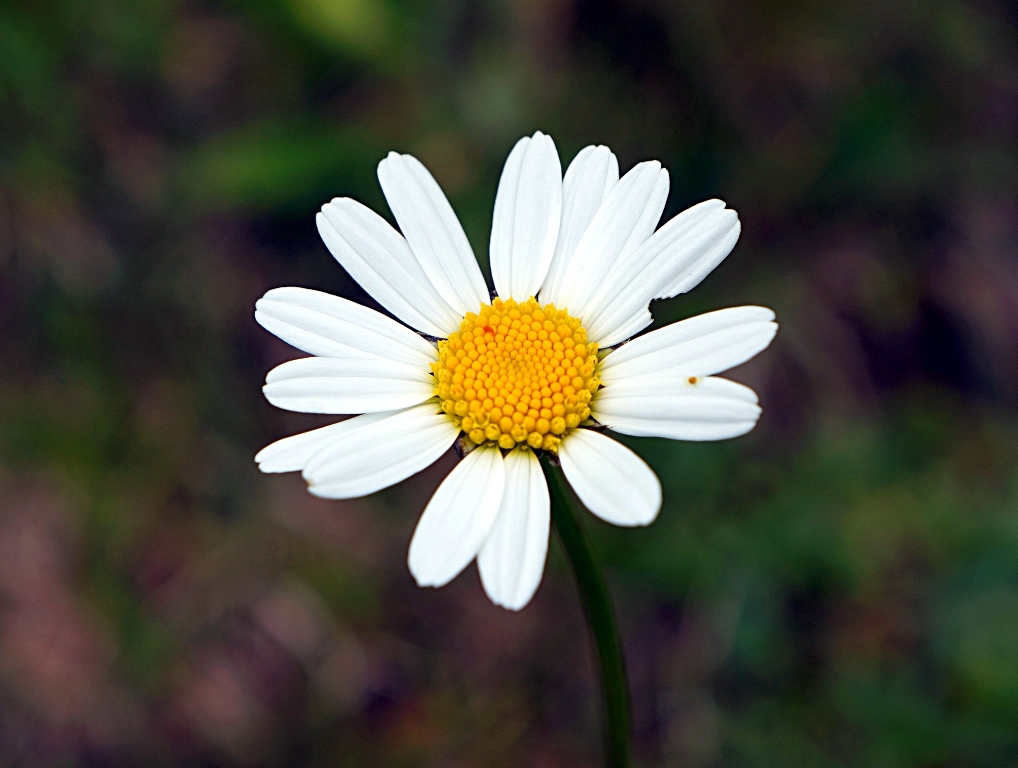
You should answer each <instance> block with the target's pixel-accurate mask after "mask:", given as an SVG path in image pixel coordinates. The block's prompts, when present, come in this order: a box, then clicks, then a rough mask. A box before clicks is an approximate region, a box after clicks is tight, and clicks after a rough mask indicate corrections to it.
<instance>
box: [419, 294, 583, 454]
mask: <svg viewBox="0 0 1018 768" xmlns="http://www.w3.org/2000/svg"><path fill="white" fill-rule="evenodd" d="M438 357H439V362H437V363H432V365H431V370H432V371H433V372H434V374H435V378H436V379H437V380H438V385H437V386H436V388H435V394H436V395H438V398H439V399H440V400H441V402H442V410H443V411H445V412H446V413H447V414H449V415H450V416H452V417H453V419H454V420H455V423H456V426H457V427H459V428H460V429H461V430H462V431H463V432H464V433H466V435H467V437H468V438H469V439H470V441H471V442H473V443H475V444H477V445H481V444H482V443H486V442H490V443H496V444H498V446H499V447H500V448H503V449H505V450H509V449H511V448H513V447H515V446H516V445H520V444H524V443H525V444H526V445H529V446H530V447H531V448H535V449H536V448H543V449H544V450H546V451H557V450H558V446H559V443H560V442H561V441H562V436H563V435H564V434H565V433H566V432H567V431H569V430H570V429H574V428H576V427H577V426H579V424H580V423H581V422H583V421H584V420H585V419H587V418H588V417H589V416H590V399H591V397H592V396H593V394H594V392H596V391H597V388H598V385H599V384H600V381H599V379H598V377H597V375H596V373H595V370H596V368H597V344H595V343H593V342H588V341H587V332H586V330H584V328H583V326H581V325H580V321H579V320H577V319H576V318H575V317H570V316H569V314H567V313H566V312H565V311H564V310H561V309H556V308H555V306H554V305H553V304H546V305H544V306H541V305H540V304H539V303H538V302H537V300H536V299H533V298H530V299H528V300H527V301H525V302H523V303H517V302H516V301H514V300H513V299H509V300H508V301H502V299H495V300H494V301H493V302H492V303H491V304H490V305H489V304H482V305H481V309H480V311H479V312H478V313H477V314H474V313H473V312H468V313H467V316H466V317H465V318H464V319H463V322H461V323H460V330H459V333H453V334H451V335H450V336H449V338H448V340H446V341H440V342H438Z"/></svg>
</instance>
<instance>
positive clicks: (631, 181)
mask: <svg viewBox="0 0 1018 768" xmlns="http://www.w3.org/2000/svg"><path fill="white" fill-rule="evenodd" d="M667 198H668V171H666V170H664V169H663V168H662V167H661V163H659V162H657V161H656V160H652V161H648V162H645V163H640V164H639V165H637V166H636V167H634V168H633V169H632V170H630V171H629V173H627V174H626V175H625V176H623V177H622V178H621V179H620V180H619V183H618V184H616V185H615V186H614V187H612V189H611V191H610V192H609V193H608V196H607V197H606V198H605V199H604V202H602V203H601V206H600V208H598V209H597V213H595V214H594V218H593V219H592V220H591V222H590V225H589V226H588V227H587V229H586V231H585V232H584V233H583V236H582V237H581V238H580V242H579V243H578V244H577V246H576V250H575V252H574V253H573V257H572V259H570V261H569V265H568V266H567V267H566V268H565V270H564V274H563V276H562V286H561V288H560V289H559V291H558V299H559V301H558V303H557V304H556V306H561V307H564V308H566V309H568V310H569V313H570V314H571V315H573V316H574V317H578V318H580V320H583V321H584V322H585V323H586V320H587V316H586V311H587V308H588V304H589V302H590V300H591V299H592V298H593V297H594V295H595V294H596V293H597V290H598V289H599V288H600V287H601V285H602V284H603V281H604V279H605V277H606V276H607V275H608V272H609V271H610V270H611V268H612V265H613V264H615V262H616V261H617V260H618V259H624V258H626V257H627V256H628V255H629V254H630V253H632V252H633V251H635V250H636V249H637V248H639V247H640V246H641V245H643V243H644V242H645V241H646V240H647V238H648V237H650V236H651V234H652V233H653V232H654V228H655V227H656V226H657V223H658V220H659V219H660V218H661V211H663V210H664V206H665V201H666V200H667ZM588 330H589V328H588Z"/></svg>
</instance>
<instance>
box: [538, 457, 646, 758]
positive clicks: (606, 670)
mask: <svg viewBox="0 0 1018 768" xmlns="http://www.w3.org/2000/svg"><path fill="white" fill-rule="evenodd" d="M541 463H542V464H544V474H545V476H546V477H547V478H548V489H549V490H550V491H551V521H552V524H553V525H554V526H555V531H556V532H557V533H558V537H559V541H561V542H562V548H563V549H564V550H565V551H566V556H567V557H568V558H569V563H570V565H572V568H573V574H574V575H575V577H576V586H577V587H578V588H579V591H580V602H582V603H583V612H584V613H585V614H586V616H587V625H588V626H589V627H590V631H591V634H593V636H594V644H595V645H596V646H597V657H598V661H599V662H600V667H601V690H602V692H603V694H604V757H605V766H606V768H628V766H629V683H628V681H627V679H626V663H625V660H624V658H623V656H622V640H621V638H620V637H619V630H618V626H617V625H616V623H615V612H614V611H613V610H612V602H611V596H610V595H609V594H608V585H607V584H606V583H605V580H604V575H603V574H602V573H601V568H600V566H599V565H598V564H597V561H596V560H595V559H594V550H593V549H592V547H591V545H590V539H589V538H588V537H587V534H586V531H584V529H583V527H582V525H581V524H580V521H579V520H578V519H577V517H576V514H575V513H574V511H573V504H572V500H571V497H570V494H569V490H568V488H567V487H566V481H565V477H563V475H562V470H561V469H560V468H559V467H558V466H555V465H554V464H552V462H551V460H550V459H549V457H548V456H547V454H545V456H544V457H542V459H541Z"/></svg>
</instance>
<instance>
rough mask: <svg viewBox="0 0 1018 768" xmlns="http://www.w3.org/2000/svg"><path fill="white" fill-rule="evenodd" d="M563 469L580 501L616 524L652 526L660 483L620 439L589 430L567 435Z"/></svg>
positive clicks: (562, 452)
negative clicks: (613, 438)
mask: <svg viewBox="0 0 1018 768" xmlns="http://www.w3.org/2000/svg"><path fill="white" fill-rule="evenodd" d="M558 455H559V459H560V460H561V462H562V471H563V472H564V473H565V476H566V479H567V480H568V481H569V484H570V485H571V486H572V487H573V490H574V491H576V495H577V496H579V497H580V501H582V502H583V504H584V506H586V507H587V509H589V510H590V511H591V512H593V513H594V514H595V515H597V516H598V517H600V518H601V519H602V520H604V521H606V522H609V523H612V524H613V525H622V526H637V525H649V524H650V523H652V522H653V521H654V519H655V518H656V517H657V513H658V512H659V511H660V509H661V482H660V481H659V480H658V479H657V475H655V474H654V470H652V469H651V468H650V467H649V466H647V463H646V462H645V461H644V460H643V459H641V458H640V457H639V456H637V455H636V454H635V453H633V452H632V451H631V450H629V448H627V447H626V446H624V445H622V443H620V442H618V441H617V440H612V439H611V438H610V437H606V436H605V435H602V434H600V433H599V432H594V431H592V430H589V429H577V430H574V431H573V432H570V433H569V434H568V435H566V438H565V439H564V440H563V441H562V444H561V445H560V446H559V451H558Z"/></svg>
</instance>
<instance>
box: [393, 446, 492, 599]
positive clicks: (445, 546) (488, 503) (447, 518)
mask: <svg viewBox="0 0 1018 768" xmlns="http://www.w3.org/2000/svg"><path fill="white" fill-rule="evenodd" d="M504 487H505V468H504V466H503V461H502V454H501V453H500V452H499V450H498V448H497V447H495V446H491V445H487V446H481V447H480V448H476V449H474V450H473V451H471V452H470V453H469V454H467V456H466V457H465V458H464V459H463V461H461V462H460V463H459V464H457V465H456V468H455V469H453V471H452V472H450V473H449V476H448V477H447V478H445V480H443V481H442V484H441V485H440V486H438V490H437V491H435V495H434V496H432V497H431V501H429V502H428V506H427V507H425V509H424V514H422V515H421V519H420V520H419V521H418V523H417V528H416V530H414V536H413V539H412V540H411V541H410V552H409V555H408V557H407V562H408V564H409V566H410V573H412V574H413V577H414V579H416V580H417V584H418V585H420V586H422V587H441V586H444V585H445V584H448V583H449V582H450V581H452V580H453V579H454V578H456V576H457V575H459V573H460V571H462V570H463V569H464V568H466V567H467V565H469V563H470V561H471V560H473V559H474V557H475V556H476V555H477V552H478V550H480V548H481V545H482V544H484V540H485V539H486V538H487V537H488V533H489V531H491V526H492V524H493V523H494V522H495V517H496V515H497V514H498V510H499V505H500V504H501V502H502V494H503V489H504Z"/></svg>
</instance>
